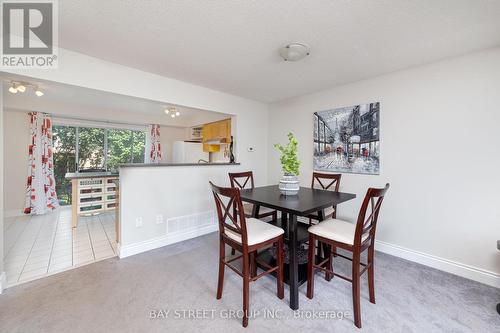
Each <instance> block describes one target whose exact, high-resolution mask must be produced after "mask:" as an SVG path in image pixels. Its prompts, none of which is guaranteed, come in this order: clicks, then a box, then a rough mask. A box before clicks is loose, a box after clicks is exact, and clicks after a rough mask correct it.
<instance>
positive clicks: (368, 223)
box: [354, 183, 390, 245]
mask: <svg viewBox="0 0 500 333" xmlns="http://www.w3.org/2000/svg"><path fill="white" fill-rule="evenodd" d="M389 186H390V185H389V183H387V184H385V187H384V188H369V189H368V191H366V195H365V199H364V200H363V203H362V204H361V209H360V210H359V215H358V221H357V222H356V232H355V234H354V244H358V245H359V244H361V240H362V239H365V240H368V239H371V242H372V243H373V241H374V240H375V230H376V228H377V221H378V214H379V212H380V207H381V206H382V201H384V196H385V193H386V192H387V190H388V189H389ZM368 207H370V211H369V212H370V215H368V217H366V216H367V212H368ZM365 237H366V238H365Z"/></svg>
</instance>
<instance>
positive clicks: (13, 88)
mask: <svg viewBox="0 0 500 333" xmlns="http://www.w3.org/2000/svg"><path fill="white" fill-rule="evenodd" d="M9 92H10V93H11V94H17V87H16V86H15V85H14V84H13V85H12V86H11V87H10V88H9Z"/></svg>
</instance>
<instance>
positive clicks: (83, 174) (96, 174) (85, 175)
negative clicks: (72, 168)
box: [64, 172, 118, 179]
mask: <svg viewBox="0 0 500 333" xmlns="http://www.w3.org/2000/svg"><path fill="white" fill-rule="evenodd" d="M117 176H118V173H113V172H67V173H66V175H65V176H64V178H66V179H78V178H104V177H117Z"/></svg>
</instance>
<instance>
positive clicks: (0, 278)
mask: <svg viewBox="0 0 500 333" xmlns="http://www.w3.org/2000/svg"><path fill="white" fill-rule="evenodd" d="M6 288H7V275H6V274H5V272H2V273H0V294H2V292H3V290H4V289H6Z"/></svg>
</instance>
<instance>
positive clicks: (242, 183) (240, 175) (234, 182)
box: [229, 171, 255, 189]
mask: <svg viewBox="0 0 500 333" xmlns="http://www.w3.org/2000/svg"><path fill="white" fill-rule="evenodd" d="M229 180H230V181H231V187H238V188H240V189H244V188H254V187H255V185H254V182H253V172H252V171H245V172H230V173H229Z"/></svg>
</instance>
